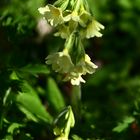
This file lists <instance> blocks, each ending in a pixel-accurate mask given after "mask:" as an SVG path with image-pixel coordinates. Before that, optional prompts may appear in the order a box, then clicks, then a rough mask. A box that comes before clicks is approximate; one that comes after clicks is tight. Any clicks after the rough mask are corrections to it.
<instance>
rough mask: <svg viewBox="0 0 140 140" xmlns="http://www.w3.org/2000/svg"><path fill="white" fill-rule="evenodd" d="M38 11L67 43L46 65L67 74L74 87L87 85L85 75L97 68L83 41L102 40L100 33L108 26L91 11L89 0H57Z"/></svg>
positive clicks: (66, 78)
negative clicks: (87, 0) (100, 21)
mask: <svg viewBox="0 0 140 140" xmlns="http://www.w3.org/2000/svg"><path fill="white" fill-rule="evenodd" d="M38 10H39V12H40V14H42V15H43V16H44V18H45V19H46V20H47V22H48V23H49V24H50V25H51V26H53V27H54V28H56V30H57V32H56V33H55V36H60V37H61V38H63V39H65V40H66V42H65V45H64V48H63V50H62V51H61V52H56V53H54V54H50V55H49V56H48V57H47V58H46V63H47V64H49V65H52V69H53V70H54V71H55V72H58V73H61V74H63V75H65V77H64V80H65V81H68V80H70V81H71V84H72V85H79V84H80V82H83V83H85V80H84V79H83V78H82V75H86V74H87V73H89V74H92V73H94V72H95V70H96V68H97V66H96V65H95V64H94V63H92V62H91V59H90V57H89V56H88V55H87V54H86V53H85V50H84V47H83V45H82V40H83V39H86V38H87V39H89V38H91V37H95V36H96V37H101V36H102V34H101V33H100V30H101V29H104V26H103V25H102V24H100V23H99V22H98V21H96V20H95V18H94V17H93V16H92V14H91V13H90V12H89V8H88V4H87V2H86V0H57V1H56V2H55V3H54V4H53V5H51V4H48V5H46V6H45V7H41V8H39V9H38Z"/></svg>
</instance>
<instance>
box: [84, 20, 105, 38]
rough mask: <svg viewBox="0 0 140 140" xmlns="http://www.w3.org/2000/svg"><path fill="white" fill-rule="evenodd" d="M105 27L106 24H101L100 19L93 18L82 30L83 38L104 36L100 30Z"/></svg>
mask: <svg viewBox="0 0 140 140" xmlns="http://www.w3.org/2000/svg"><path fill="white" fill-rule="evenodd" d="M101 29H104V26H103V25H102V24H100V23H99V22H98V21H96V20H95V19H93V20H92V21H91V22H89V24H88V25H87V27H86V28H85V29H83V30H82V31H81V34H82V37H83V38H92V37H95V36H96V37H102V34H101V33H100V30H101Z"/></svg>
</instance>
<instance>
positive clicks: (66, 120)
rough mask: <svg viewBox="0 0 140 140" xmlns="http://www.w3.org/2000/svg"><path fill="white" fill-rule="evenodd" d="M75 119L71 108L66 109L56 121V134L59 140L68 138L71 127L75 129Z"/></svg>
mask: <svg viewBox="0 0 140 140" xmlns="http://www.w3.org/2000/svg"><path fill="white" fill-rule="evenodd" d="M74 124H75V119H74V114H73V111H72V109H71V106H68V107H66V108H65V109H64V110H62V111H61V112H60V114H59V115H58V116H57V117H56V119H55V120H54V130H53V131H54V134H55V135H56V136H59V137H58V138H61V137H64V138H66V139H67V138H68V136H69V133H70V129H71V127H74Z"/></svg>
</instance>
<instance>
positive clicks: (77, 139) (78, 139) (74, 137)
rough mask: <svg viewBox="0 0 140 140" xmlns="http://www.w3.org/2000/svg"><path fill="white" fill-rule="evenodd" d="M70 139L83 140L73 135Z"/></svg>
mask: <svg viewBox="0 0 140 140" xmlns="http://www.w3.org/2000/svg"><path fill="white" fill-rule="evenodd" d="M72 139H73V140H83V139H82V138H80V137H79V136H77V135H73V136H72Z"/></svg>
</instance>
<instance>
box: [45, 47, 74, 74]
mask: <svg viewBox="0 0 140 140" xmlns="http://www.w3.org/2000/svg"><path fill="white" fill-rule="evenodd" d="M46 64H50V65H52V69H53V70H54V71H55V72H59V73H62V74H65V73H68V72H70V71H71V69H73V67H74V65H73V63H72V60H71V57H70V55H69V54H68V50H67V49H65V50H64V51H62V52H56V53H54V54H51V55H48V57H47V58H46Z"/></svg>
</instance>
